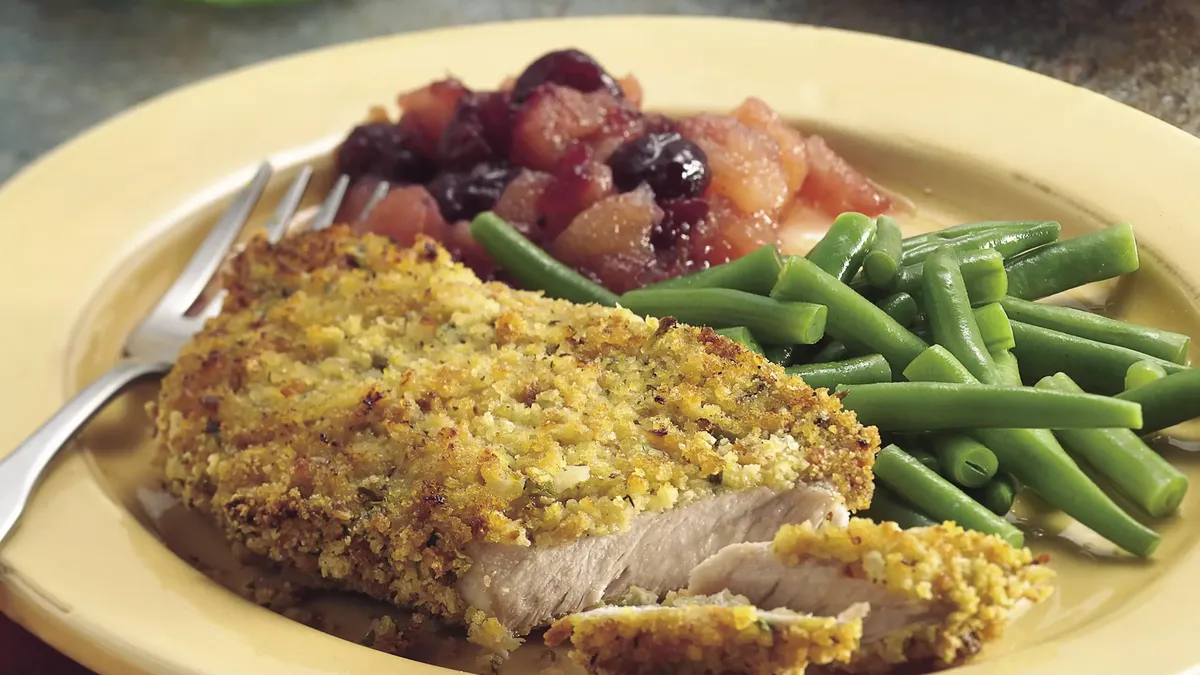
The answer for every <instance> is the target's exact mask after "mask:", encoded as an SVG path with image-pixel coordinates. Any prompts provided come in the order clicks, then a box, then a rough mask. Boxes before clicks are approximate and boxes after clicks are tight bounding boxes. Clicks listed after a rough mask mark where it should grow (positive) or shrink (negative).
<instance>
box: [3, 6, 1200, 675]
mask: <svg viewBox="0 0 1200 675" xmlns="http://www.w3.org/2000/svg"><path fill="white" fill-rule="evenodd" d="M568 45H570V46H578V47H581V48H583V49H585V50H587V51H590V52H592V53H593V54H594V55H596V56H597V57H598V58H599V60H600V61H601V62H602V63H604V64H605V65H606V66H608V67H609V68H610V70H612V71H613V72H615V73H618V74H623V73H625V72H630V71H632V72H634V73H635V74H636V75H637V76H638V77H639V78H640V79H641V81H642V83H643V84H644V85H645V87H646V92H647V94H648V100H647V106H648V107H651V108H657V109H662V110H666V111H668V112H694V111H701V110H715V111H724V110H727V109H729V108H731V107H732V106H734V105H736V104H737V103H738V102H739V101H740V100H741V99H742V98H744V97H745V96H747V95H751V94H752V95H758V96H760V97H762V98H764V99H765V100H766V101H767V102H768V103H770V104H771V105H773V106H774V107H775V108H777V109H778V110H780V111H781V112H782V113H783V114H784V115H786V116H788V117H789V118H791V119H793V120H794V121H795V122H796V123H797V124H799V125H800V126H801V127H803V128H804V129H806V130H810V131H819V132H821V133H822V134H825V135H826V136H827V137H828V138H829V139H830V140H831V143H832V144H833V145H834V147H835V148H836V149H838V150H839V151H841V152H843V153H844V154H845V155H846V156H848V157H849V158H850V159H851V161H852V162H854V163H855V164H856V165H858V166H859V167H860V168H862V169H863V170H865V171H866V172H867V173H868V174H869V175H871V176H873V177H876V178H878V179H880V180H881V181H882V182H883V183H884V184H886V185H888V186H889V187H892V188H895V189H899V190H900V191H902V192H904V193H906V194H907V195H908V196H910V197H912V198H913V199H914V200H915V201H916V202H917V204H918V206H919V208H920V213H921V214H922V219H923V220H924V221H925V222H926V223H927V224H928V223H946V224H948V223H950V222H953V221H962V220H967V219H974V218H1055V219H1059V220H1061V221H1062V222H1063V223H1064V226H1065V227H1066V228H1067V230H1068V232H1072V231H1074V232H1078V231H1080V230H1081V229H1086V228H1094V227H1098V226H1101V225H1104V224H1108V223H1111V222H1115V221H1121V220H1128V221H1132V222H1133V223H1135V225H1136V227H1137V232H1138V235H1139V236H1140V239H1141V242H1142V246H1143V250H1144V254H1143V259H1144V261H1145V262H1144V265H1143V270H1142V271H1141V272H1139V273H1138V274H1137V275H1135V276H1134V278H1133V280H1132V282H1131V283H1128V284H1125V285H1124V286H1122V288H1121V289H1120V291H1119V296H1120V300H1121V302H1120V306H1121V308H1122V310H1121V311H1122V313H1124V314H1125V315H1126V316H1129V317H1130V318H1134V319H1141V320H1144V321H1149V322H1151V323H1154V324H1155V325H1159V326H1162V327H1166V328H1172V329H1175V330H1184V331H1187V332H1190V333H1191V334H1193V335H1200V330H1197V318H1198V316H1200V314H1198V313H1197V305H1196V298H1197V296H1196V292H1195V289H1196V288H1197V287H1198V286H1200V268H1198V267H1197V266H1196V265H1195V257H1196V256H1197V254H1200V228H1196V227H1192V222H1193V220H1194V218H1195V205H1196V201H1195V199H1194V197H1192V196H1191V195H1192V190H1191V189H1190V188H1188V187H1186V186H1188V185H1190V184H1191V182H1192V181H1193V179H1194V177H1195V176H1198V175H1200V141H1197V140H1196V139H1195V138H1192V137H1191V136H1188V135H1186V134H1184V133H1183V132H1181V131H1178V130H1176V129H1174V128H1172V127H1169V126H1168V125H1166V124H1163V123H1161V122H1159V121H1156V120H1154V119H1152V118H1150V117H1147V116H1145V115H1142V114H1140V113H1138V112H1135V111H1133V110H1131V109H1129V108H1125V107H1123V106H1120V105H1118V104H1116V103H1113V102H1111V101H1109V100H1107V99H1105V98H1103V97H1101V96H1098V95H1095V94H1091V93H1088V92H1086V91H1083V90H1080V89H1075V88H1072V87H1069V86H1067V85H1064V84H1061V83H1058V82H1055V81H1052V80H1049V79H1046V78H1043V77H1040V76H1037V75H1033V74H1030V73H1027V72H1023V71H1020V70H1017V69H1015V68H1010V67H1007V66H1003V65H1000V64H998V63H993V62H988V61H985V60H982V59H978V58H973V57H970V56H964V55H961V54H956V53H953V52H949V51H945V50H940V49H934V48H930V47H924V46H919V45H915V44H909V43H905V42H898V41H894V40H888V39H882V38H876V37H868V36H864V35H856V34H851V33H844V32H839V31H833V30H822V29H814V28H807V27H797V26H788V25H782V24H769V23H756V22H744V21H731V20H724V19H720V20H714V19H676V18H671V19H666V18H662V19H646V18H614V19H596V20H578V21H553V22H533V23H519V24H509V25H498V26H482V27H475V28H467V29H461V30H450V31H439V32H433V33H425V34H419V35H413V36H406V37H398V38H388V39H383V40H376V41H371V42H364V43H360V44H354V45H349V46H345V47H338V48H335V49H330V50H326V51H320V52H316V53H311V54H305V55H301V56H298V57H295V58H289V59H286V60H283V61H279V62H275V63H271V64H267V65H264V66H261V67H256V68H252V69H249V70H245V71H242V72H238V73H234V74H231V75H228V76H225V77H222V78H218V79H216V80H213V81H209V82H205V83H201V84H199V85H196V86H193V87H189V88H186V89H184V90H182V91H179V92H177V93H174V94H171V95H169V96H166V97H164V98H161V99H159V100H156V101H154V102H151V103H149V104H147V105H145V106H143V107H141V108H139V109H136V110H133V111H131V112H129V113H127V114H125V115H123V116H121V117H119V118H117V119H115V120H113V121H111V122H108V123H106V124H104V125H102V126H100V127H99V128H97V129H96V130H94V131H92V132H90V133H88V134H86V135H84V136H82V137H81V138H79V139H77V140H75V141H73V142H72V143H70V144H69V145H67V146H66V147H65V148H63V149H60V150H58V151H56V152H54V153H52V154H51V155H49V156H48V157H46V158H45V159H43V160H42V161H40V162H38V163H37V164H35V165H34V166H32V167H31V168H29V169H28V170H27V171H25V172H24V173H23V174H21V175H20V176H18V177H17V178H15V179H14V180H13V181H12V182H11V183H9V184H8V185H7V186H6V187H5V188H4V189H3V191H2V192H0V224H2V226H0V248H2V249H3V250H7V251H9V254H8V255H7V256H6V263H5V264H4V265H3V266H0V308H3V323H4V331H3V333H2V337H0V344H2V345H3V352H2V355H0V382H3V383H4V386H3V387H2V388H0V410H4V415H3V417H0V448H5V449H7V448H11V447H13V446H14V445H16V444H17V443H18V442H19V441H20V440H21V439H22V438H23V437H24V436H26V435H27V434H28V433H29V432H30V431H31V430H32V429H33V428H34V427H35V426H36V425H37V424H38V423H39V422H40V421H41V420H42V419H44V418H45V417H47V416H48V415H49V414H50V413H51V412H53V411H54V410H55V409H56V408H57V407H58V406H59V404H60V403H61V402H62V401H63V400H64V399H65V397H66V396H67V395H68V394H69V393H70V392H72V391H74V390H76V389H77V388H78V387H79V386H80V384H81V383H82V382H83V381H84V380H86V379H87V378H89V377H91V376H94V375H96V374H97V373H99V372H101V371H102V370H103V369H104V368H105V367H107V365H109V364H110V363H111V362H112V361H113V360H114V359H115V358H116V356H117V349H118V346H119V345H120V342H121V339H122V337H123V336H124V334H125V333H126V331H127V330H128V329H129V328H130V327H131V326H132V324H133V322H134V321H136V320H137V318H138V317H139V316H140V314H141V312H142V311H143V310H144V309H145V308H147V307H148V306H149V305H150V304H151V303H152V302H153V301H154V300H155V299H156V298H157V297H158V295H159V293H160V292H161V290H162V289H163V288H165V286H166V285H167V284H168V283H169V281H170V280H171V279H172V278H173V276H174V274H175V272H176V271H177V270H178V269H179V268H180V266H181V265H182V262H183V260H184V259H185V257H186V254H187V251H188V250H190V246H191V245H192V244H194V243H195V242H196V240H197V239H198V237H199V236H200V234H201V229H202V227H203V225H204V224H205V223H206V222H209V221H208V219H209V218H210V217H211V215H212V214H213V212H214V210H215V209H217V208H219V205H220V204H219V203H220V201H221V199H222V198H223V197H224V196H226V195H228V194H229V193H230V192H231V191H232V190H233V189H234V188H235V186H236V185H238V184H239V183H240V182H241V181H243V180H244V179H245V178H247V176H248V171H249V170H250V168H251V167H252V166H253V165H254V164H255V163H257V162H258V161H259V160H260V159H261V158H263V157H266V156H272V157H273V158H275V159H276V160H277V161H278V162H280V163H283V164H285V165H288V164H291V165H294V164H295V163H297V162H300V161H303V160H306V159H309V158H311V157H314V156H318V155H320V154H321V153H322V152H324V151H326V150H327V149H328V148H329V147H331V145H332V144H333V142H335V141H336V139H337V138H338V137H339V136H341V135H342V134H343V133H344V132H345V131H346V130H347V129H348V128H349V126H350V125H351V124H353V123H354V122H356V121H357V120H359V119H361V118H362V116H363V115H364V112H365V110H366V108H367V106H368V105H370V104H372V103H375V102H380V101H390V100H392V98H393V96H394V94H395V93H396V91H397V90H400V89H404V88H409V87H415V86H419V85H421V84H423V83H425V82H427V81H429V80H432V79H437V78H440V77H442V76H444V75H445V74H446V72H447V71H449V72H452V73H454V74H456V75H458V76H460V77H462V78H463V79H465V80H466V82H467V83H468V84H472V85H478V86H492V85H494V84H495V83H497V82H499V81H500V80H501V79H502V77H504V76H505V75H508V74H510V73H512V72H514V71H517V70H519V69H520V68H521V67H522V66H523V64H525V63H527V62H528V61H529V60H531V58H533V57H534V56H536V55H538V54H540V53H542V52H545V51H547V50H549V49H552V48H559V47H563V46H568ZM285 173H286V172H285ZM284 178H286V177H281V179H280V181H279V182H283V179H284ZM324 178H325V179H326V180H327V179H328V176H325V177H324ZM153 391H154V388H153V385H147V386H143V387H141V388H139V389H137V390H134V391H133V392H130V394H129V395H126V396H125V397H123V398H122V399H120V400H119V401H118V402H117V403H115V404H114V405H113V406H111V407H110V408H109V409H108V410H107V411H106V412H105V413H104V414H103V415H102V416H101V417H99V418H98V419H97V420H96V421H95V422H93V424H91V426H90V427H89V428H88V429H87V430H86V432H85V433H84V434H83V435H82V437H81V438H80V439H79V441H78V443H77V445H78V446H80V448H78V449H76V450H75V451H72V452H69V453H67V454H66V455H65V456H64V458H63V459H62V460H61V461H60V462H58V463H57V465H56V466H55V468H54V470H53V472H52V474H51V475H50V476H49V478H48V479H47V480H46V481H45V483H44V484H43V486H42V488H41V490H40V491H39V493H38V494H37V496H36V498H35V500H34V502H33V504H32V508H31V510H30V512H29V513H28V516H27V517H26V519H25V522H24V524H23V526H22V527H20V529H19V530H18V531H17V532H16V534H15V536H14V537H13V538H12V539H11V540H10V541H9V543H8V544H7V545H5V546H4V547H3V549H0V574H2V579H3V584H2V585H0V608H2V609H3V610H4V611H5V612H7V613H9V614H11V615H12V616H14V617H15V618H16V619H17V620H18V621H20V622H21V623H23V624H25V625H27V626H29V627H30V628H31V629H33V630H34V631H35V632H37V633H38V634H39V635H41V636H43V637H44V638H45V639H46V640H48V641H49V642H50V643H52V644H53V645H55V646H56V647H58V648H59V649H62V650H63V651H65V652H66V653H68V654H70V655H71V656H73V657H75V658H76V659H79V660H80V661H82V662H83V663H85V664H87V665H88V666H90V667H92V668H94V669H96V670H98V671H100V672H102V673H122V674H124V673H141V672H152V673H169V674H184V673H187V674H189V675H200V674H203V675H228V674H230V673H255V674H256V675H326V674H328V675H333V674H335V673H336V674H337V675H353V674H358V673H362V674H368V673H370V674H374V673H382V672H388V673H432V672H439V671H438V669H437V668H434V667H432V666H428V665H423V664H419V663H416V662H413V661H405V660H402V659H399V658H397V657H393V656H389V655H386V654H383V653H381V652H377V651H373V650H371V649H367V648H364V647H361V646H358V645H356V644H354V643H353V642H351V641H348V640H343V639H339V638H337V637H333V636H331V635H327V634H325V633H322V632H320V631H318V630H314V629H313V628H310V627H308V626H305V625H303V624H302V623H299V622H296V621H293V620H290V619H287V618H284V617H282V616H280V615H278V614H275V613H273V612H271V611H269V610H267V609H263V608H260V607H256V606H255V605H253V604H252V603H250V602H247V601H246V600H243V599H242V598H241V597H239V596H238V595H236V594H235V593H232V592H230V591H229V590H226V589H225V588H223V587H222V586H220V585H218V584H217V583H215V582H214V581H212V580H211V579H210V578H209V577H208V576H206V575H205V574H202V573H201V572H200V571H197V569H196V567H194V566H193V565H192V564H189V562H188V561H186V560H185V559H184V558H189V559H192V560H195V561H199V564H200V565H201V566H203V567H205V568H206V569H207V570H208V571H209V572H210V573H212V574H213V575H215V576H216V577H217V578H220V579H223V580H224V581H225V582H226V583H229V584H236V583H238V577H237V574H238V570H237V569H233V568H230V566H229V565H228V557H229V556H228V549H227V547H226V546H225V544H224V543H223V542H222V541H220V540H219V538H217V537H216V536H215V534H214V533H213V532H212V531H211V530H210V529H207V528H205V527H204V526H203V525H202V524H200V523H198V521H196V520H195V519H194V518H192V517H191V516H188V515H187V514H182V513H180V512H179V510H178V509H176V508H171V507H169V505H167V504H165V503H164V502H163V501H162V500H161V499H160V497H161V495H159V494H158V493H156V492H155V491H154V490H153V488H152V484H151V482H150V479H151V478H152V477H153V475H154V469H153V467H151V466H149V464H148V458H149V457H150V449H149V448H150V446H149V442H148V438H147V437H146V433H147V430H148V426H147V424H146V422H145V419H144V416H143V414H142V412H141V410H140V406H141V405H142V403H144V402H145V401H146V400H148V398H149V397H151V396H152V395H153ZM1171 458H1172V459H1173V460H1174V461H1176V462H1177V464H1178V465H1179V466H1181V467H1182V468H1183V469H1184V470H1185V471H1187V472H1188V473H1189V475H1190V476H1191V478H1192V481H1193V486H1194V488H1195V489H1193V494H1192V496H1191V497H1189V499H1188V500H1187V501H1186V502H1185V504H1184V506H1183V514H1182V516H1181V517H1178V518H1176V519H1173V520H1171V521H1169V522H1164V523H1159V524H1157V525H1156V527H1158V529H1159V530H1160V531H1161V532H1162V534H1163V537H1164V543H1163V545H1162V547H1161V548H1160V550H1159V553H1158V555H1157V557H1156V559H1155V560H1154V561H1153V562H1149V563H1143V562H1137V561H1133V560H1131V559H1128V558H1123V559H1106V558H1104V557H1102V556H1094V555H1090V554H1084V553H1081V552H1079V549H1078V548H1076V547H1074V546H1072V545H1070V544H1068V543H1066V542H1065V541H1064V540H1063V539H1061V538H1042V539H1035V540H1034V546H1035V547H1036V548H1038V549H1039V550H1042V551H1048V552H1050V553H1051V554H1052V556H1053V558H1054V563H1055V565H1056V567H1057V569H1058V570H1059V572H1060V587H1059V592H1058V593H1057V594H1056V595H1055V596H1054V598H1053V600H1052V601H1051V602H1049V603H1047V604H1046V605H1045V606H1042V607H1039V608H1038V609H1037V610H1035V612H1034V613H1032V614H1031V615H1030V616H1028V617H1026V618H1025V619H1024V620H1023V621H1021V622H1020V623H1018V624H1016V626H1015V627H1014V629H1013V630H1012V631H1011V632H1010V636H1009V637H1008V638H1007V639H1006V640H1005V641H1004V642H1003V643H1001V644H999V645H997V646H995V647H994V648H991V649H990V650H988V652H986V657H987V658H986V659H985V660H984V661H983V662H981V663H979V664H977V665H974V666H971V667H970V668H968V669H967V670H968V671H970V672H973V673H976V674H977V675H983V674H985V673H988V674H992V673H994V674H1000V673H1018V672H1019V673H1025V674H1050V673H1068V672H1073V673H1074V672H1077V673H1084V672H1086V673H1091V674H1093V675H1100V674H1103V673H1131V672H1138V673H1153V674H1155V675H1167V674H1173V673H1180V672H1184V671H1188V670H1190V669H1192V668H1193V667H1195V666H1196V664H1200V651H1198V650H1197V649H1196V648H1195V647H1194V646H1193V643H1194V639H1195V638H1194V636H1195V635H1196V633H1197V629H1200V583H1197V582H1196V580H1197V578H1200V548H1197V546H1196V543H1197V539H1198V538H1200V514H1198V513H1196V511H1197V509H1196V504H1197V501H1198V500H1200V497H1197V496H1196V495H1197V493H1200V488H1197V487H1196V486H1200V461H1197V460H1196V459H1193V458H1192V457H1191V456H1190V455H1188V454H1187V453H1185V452H1182V451H1175V452H1171ZM165 544H166V545H165ZM168 545H169V546H170V547H172V548H174V549H175V551H177V552H178V554H177V553H176V552H173V551H172V549H171V548H168ZM334 604H337V603H334ZM341 604H343V605H344V604H346V603H341ZM351 604H353V603H351ZM371 611H376V612H377V611H378V607H373V608H372V607H371V606H368V605H355V606H350V607H348V608H347V607H342V608H335V609H333V610H330V614H329V616H333V617H341V618H339V619H338V621H339V625H337V626H333V627H332V628H333V630H334V631H335V632H340V633H341V634H343V635H346V636H348V637H351V638H353V637H355V636H358V637H361V636H362V635H363V633H364V632H365V629H366V619H367V617H368V614H369V612H371ZM541 658H544V656H543V655H542V653H541V651H540V650H538V649H536V648H532V649H529V650H526V653H525V655H524V658H522V659H520V660H518V661H517V662H516V663H515V664H513V666H512V667H511V668H506V669H505V670H506V671H508V672H534V671H535V668H534V666H535V665H536V664H537V663H538V661H539V659H541ZM543 664H544V662H543ZM440 672H448V671H440Z"/></svg>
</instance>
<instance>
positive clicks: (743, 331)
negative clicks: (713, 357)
mask: <svg viewBox="0 0 1200 675" xmlns="http://www.w3.org/2000/svg"><path fill="white" fill-rule="evenodd" d="M717 335H720V336H722V337H727V338H729V339H730V340H733V341H734V342H736V343H738V344H739V345H741V346H743V347H745V348H746V349H749V350H750V351H752V352H754V353H755V354H762V353H763V348H762V346H761V345H759V344H758V340H755V339H754V334H753V333H751V332H750V329H749V328H746V327H745V326H736V327H734V328H718V329H717Z"/></svg>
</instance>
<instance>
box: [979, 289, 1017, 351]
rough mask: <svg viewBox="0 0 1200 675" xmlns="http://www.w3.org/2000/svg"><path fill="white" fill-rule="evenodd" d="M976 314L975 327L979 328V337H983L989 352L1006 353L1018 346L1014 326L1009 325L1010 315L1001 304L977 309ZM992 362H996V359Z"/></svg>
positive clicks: (996, 303)
mask: <svg viewBox="0 0 1200 675" xmlns="http://www.w3.org/2000/svg"><path fill="white" fill-rule="evenodd" d="M974 313H975V325H977V326H979V335H980V336H981V337H983V342H984V344H986V345H987V350H988V351H989V352H992V353H995V352H999V351H1006V350H1009V349H1012V348H1013V347H1015V346H1017V341H1016V338H1014V337H1013V331H1012V324H1011V323H1009V321H1008V314H1006V313H1005V312H1004V307H1002V306H1001V305H1000V303H998V302H992V303H988V304H986V305H984V306H982V307H976V308H975V310H974ZM992 360H993V361H995V359H994V358H993V359H992Z"/></svg>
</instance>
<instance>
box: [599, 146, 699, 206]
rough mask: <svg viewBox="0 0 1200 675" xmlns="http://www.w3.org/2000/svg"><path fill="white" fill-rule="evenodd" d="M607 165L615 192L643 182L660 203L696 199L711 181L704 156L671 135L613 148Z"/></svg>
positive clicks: (632, 187) (696, 149)
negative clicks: (611, 174)
mask: <svg viewBox="0 0 1200 675" xmlns="http://www.w3.org/2000/svg"><path fill="white" fill-rule="evenodd" d="M608 165H609V166H611V167H612V170H613V183H614V184H615V185H616V186H617V189H618V190H621V191H622V192H628V191H630V190H632V189H634V188H636V187H637V186H639V185H641V184H642V183H646V184H648V185H649V186H650V189H652V190H654V195H655V197H657V198H658V200H659V201H660V202H663V201H668V200H672V199H687V198H690V197H698V196H700V195H701V194H703V193H704V190H705V188H707V187H708V184H709V182H710V181H711V180H712V175H711V173H710V172H709V168H708V156H707V155H705V154H704V151H703V150H701V149H700V146H698V145H696V144H695V143H693V142H691V141H689V140H688V139H686V138H684V137H683V136H680V135H679V134H677V133H674V132H668V133H650V134H646V135H645V136H642V137H640V138H635V139H633V140H632V141H629V142H628V143H625V144H624V145H622V146H621V147H619V148H617V150H616V151H615V152H613V154H612V156H611V157H609V158H608Z"/></svg>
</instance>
